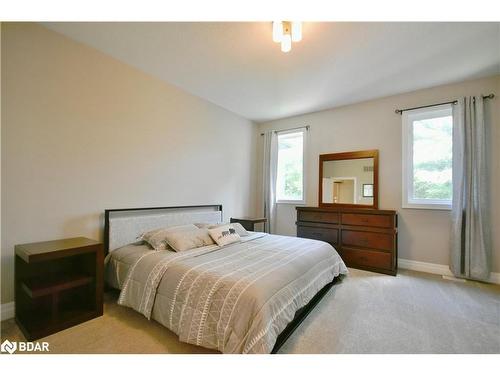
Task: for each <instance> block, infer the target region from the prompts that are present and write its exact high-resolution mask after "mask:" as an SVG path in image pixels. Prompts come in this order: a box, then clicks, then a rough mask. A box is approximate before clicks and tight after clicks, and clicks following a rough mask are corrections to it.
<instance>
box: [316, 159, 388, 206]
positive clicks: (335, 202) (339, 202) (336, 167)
mask: <svg viewBox="0 0 500 375" xmlns="http://www.w3.org/2000/svg"><path fill="white" fill-rule="evenodd" d="M319 175H320V177H319V205H320V206H322V207H328V206H332V207H338V206H341V207H342V206H343V207H365V208H377V207H378V151H377V150H369V151H355V152H343V153H337V154H324V155H320V158H319Z"/></svg>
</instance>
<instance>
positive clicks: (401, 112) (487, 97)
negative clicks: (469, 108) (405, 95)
mask: <svg viewBox="0 0 500 375" xmlns="http://www.w3.org/2000/svg"><path fill="white" fill-rule="evenodd" d="M494 97H495V94H489V95H483V99H493V98H494ZM457 103H458V100H453V101H451V102H444V103H436V104H429V105H423V106H420V107H413V108H404V109H396V110H395V111H394V112H396V113H397V114H399V115H401V114H403V112H405V111H411V110H412V109H420V108H428V107H436V106H438V105H444V104H457Z"/></svg>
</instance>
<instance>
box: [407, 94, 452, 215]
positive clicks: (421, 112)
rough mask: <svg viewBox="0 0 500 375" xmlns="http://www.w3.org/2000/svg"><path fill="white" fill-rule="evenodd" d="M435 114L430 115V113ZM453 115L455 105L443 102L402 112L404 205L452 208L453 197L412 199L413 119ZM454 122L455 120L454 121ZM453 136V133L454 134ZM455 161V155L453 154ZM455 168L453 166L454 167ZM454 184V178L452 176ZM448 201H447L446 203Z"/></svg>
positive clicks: (439, 208)
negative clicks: (446, 198) (447, 198)
mask: <svg viewBox="0 0 500 375" xmlns="http://www.w3.org/2000/svg"><path fill="white" fill-rule="evenodd" d="M431 113H432V114H434V116H429V114H431ZM440 115H441V116H442V115H451V116H452V117H453V105H452V104H442V105H439V106H433V107H426V108H419V109H413V110H409V111H405V112H403V114H402V123H403V127H402V164H403V165H402V167H403V168H402V169H403V171H402V172H403V173H402V174H403V176H402V177H403V179H402V182H403V184H402V198H403V202H402V207H403V208H416V209H427V210H451V208H452V201H453V198H452V199H451V200H449V201H447V200H443V199H412V198H410V197H411V196H413V127H412V125H413V121H415V120H419V119H420V120H421V119H425V118H432V117H439V116H440ZM453 123H454V121H453ZM452 137H453V135H452ZM452 161H453V155H452ZM452 170H453V167H452ZM452 185H453V178H452ZM444 202H446V203H444Z"/></svg>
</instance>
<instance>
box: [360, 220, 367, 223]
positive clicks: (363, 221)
mask: <svg viewBox="0 0 500 375" xmlns="http://www.w3.org/2000/svg"><path fill="white" fill-rule="evenodd" d="M368 221H369V220H368V219H361V222H362V223H368Z"/></svg>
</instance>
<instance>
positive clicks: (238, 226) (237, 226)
mask: <svg viewBox="0 0 500 375" xmlns="http://www.w3.org/2000/svg"><path fill="white" fill-rule="evenodd" d="M194 225H196V226H197V227H198V228H208V229H214V228H217V227H221V226H223V225H232V226H233V228H234V230H235V231H236V233H238V235H239V236H240V237H246V236H249V235H250V233H248V232H247V230H246V229H245V228H243V225H241V224H240V223H223V224H210V223H195V224H194Z"/></svg>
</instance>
